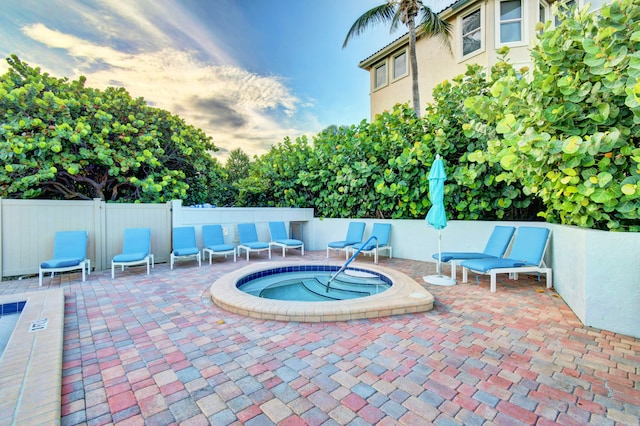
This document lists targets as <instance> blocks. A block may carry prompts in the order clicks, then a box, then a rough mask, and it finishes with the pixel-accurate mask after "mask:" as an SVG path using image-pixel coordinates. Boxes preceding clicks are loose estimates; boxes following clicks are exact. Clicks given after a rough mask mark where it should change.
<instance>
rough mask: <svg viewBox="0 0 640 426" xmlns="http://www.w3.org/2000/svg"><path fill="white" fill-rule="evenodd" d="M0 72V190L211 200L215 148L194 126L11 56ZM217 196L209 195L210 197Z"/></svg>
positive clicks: (115, 91) (216, 170) (18, 194)
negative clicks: (0, 164) (0, 162)
mask: <svg viewBox="0 0 640 426" xmlns="http://www.w3.org/2000/svg"><path fill="white" fill-rule="evenodd" d="M7 61H8V62H9V65H10V66H11V67H10V69H9V70H8V71H7V73H5V74H4V75H2V76H1V77H0V159H1V161H2V167H1V168H0V196H2V197H13V198H53V199H63V198H64V199H92V198H100V199H103V200H107V201H118V202H164V201H168V200H171V199H183V200H185V203H189V204H193V203H201V202H205V201H211V200H212V198H214V197H215V194H216V193H219V192H221V191H222V186H221V185H222V184H221V183H220V182H223V181H224V179H222V178H221V176H223V173H222V172H221V166H220V165H219V164H218V163H217V162H216V161H215V160H214V159H213V158H212V157H211V155H210V153H211V152H214V151H216V150H217V148H216V147H215V145H214V144H213V143H212V142H211V138H210V137H208V136H206V135H205V134H204V132H202V130H200V129H196V128H194V127H193V126H190V125H187V124H186V123H185V122H184V121H183V120H182V119H181V118H179V117H177V116H175V115H171V114H169V113H168V112H167V111H164V110H160V109H157V108H152V107H149V106H148V105H147V104H146V102H145V101H144V100H143V99H142V98H138V99H133V98H131V96H130V95H129V94H128V93H127V91H126V90H125V89H123V88H113V87H109V88H107V89H105V90H97V89H92V88H89V87H85V78H84V77H81V78H79V79H78V80H75V81H68V80H67V79H58V78H54V77H52V76H50V75H48V74H47V73H42V72H41V71H40V69H38V68H32V67H30V66H28V65H27V64H26V63H24V62H22V61H20V60H19V59H18V58H17V57H16V56H15V55H13V56H12V57H10V58H8V59H7ZM214 202H215V201H214Z"/></svg>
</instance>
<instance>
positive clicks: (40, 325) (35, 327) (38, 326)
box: [29, 318, 49, 333]
mask: <svg viewBox="0 0 640 426" xmlns="http://www.w3.org/2000/svg"><path fill="white" fill-rule="evenodd" d="M48 325H49V318H42V319H39V320H35V321H31V325H30V326H29V333H33V332H34V331H42V330H46V329H47V326H48Z"/></svg>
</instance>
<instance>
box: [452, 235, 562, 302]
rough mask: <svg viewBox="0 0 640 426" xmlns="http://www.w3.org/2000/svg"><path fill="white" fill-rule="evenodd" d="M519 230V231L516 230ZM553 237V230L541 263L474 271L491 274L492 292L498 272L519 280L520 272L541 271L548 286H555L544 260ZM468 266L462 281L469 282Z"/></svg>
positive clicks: (463, 272) (494, 290)
mask: <svg viewBox="0 0 640 426" xmlns="http://www.w3.org/2000/svg"><path fill="white" fill-rule="evenodd" d="M516 232H517V231H516ZM550 239H551V232H549V234H548V235H547V240H546V241H545V245H544V249H543V250H542V257H541V258H540V263H539V264H538V265H537V266H532V265H528V266H515V267H507V268H493V269H489V270H488V271H486V272H481V271H473V272H474V273H477V274H480V275H489V276H490V283H491V287H490V288H491V292H492V293H495V292H496V287H497V285H496V275H498V274H509V279H512V280H517V279H518V274H521V273H539V274H544V275H545V278H546V282H547V288H551V287H553V276H552V268H550V267H548V266H547V265H546V263H545V261H544V255H545V253H546V251H547V247H548V246H549V240H550ZM469 270H470V269H468V268H465V267H463V268H462V282H463V283H466V282H468V273H469Z"/></svg>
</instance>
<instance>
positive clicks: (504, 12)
mask: <svg viewBox="0 0 640 426" xmlns="http://www.w3.org/2000/svg"><path fill="white" fill-rule="evenodd" d="M523 28H524V16H523V10H522V1H521V0H508V1H501V2H500V36H499V40H500V44H507V43H516V42H520V41H523V40H524V37H523V32H522V30H523Z"/></svg>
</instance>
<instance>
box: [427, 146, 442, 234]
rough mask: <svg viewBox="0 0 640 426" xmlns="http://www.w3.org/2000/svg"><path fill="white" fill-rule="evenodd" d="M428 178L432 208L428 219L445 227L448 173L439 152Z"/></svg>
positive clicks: (434, 224) (439, 226) (439, 227)
mask: <svg viewBox="0 0 640 426" xmlns="http://www.w3.org/2000/svg"><path fill="white" fill-rule="evenodd" d="M428 179H429V200H431V208H430V209H429V212H428V213H427V217H426V221H427V223H428V224H429V225H431V226H433V227H434V228H436V229H438V230H440V229H444V228H446V227H447V214H446V212H445V211H444V181H445V180H446V179H447V174H446V172H445V171H444V164H443V163H442V159H440V155H439V154H438V155H437V156H436V160H435V161H434V162H433V164H432V165H431V170H430V171H429V177H428Z"/></svg>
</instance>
